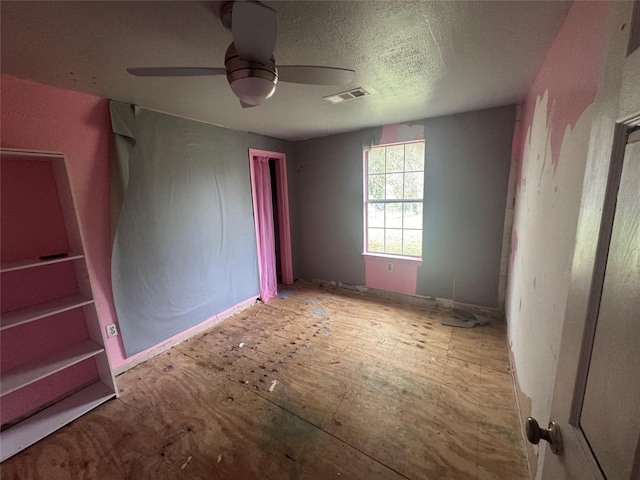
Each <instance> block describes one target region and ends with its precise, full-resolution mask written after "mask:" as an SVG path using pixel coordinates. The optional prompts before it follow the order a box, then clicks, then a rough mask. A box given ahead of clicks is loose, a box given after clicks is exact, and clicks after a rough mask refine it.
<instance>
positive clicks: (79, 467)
mask: <svg viewBox="0 0 640 480" xmlns="http://www.w3.org/2000/svg"><path fill="white" fill-rule="evenodd" d="M440 315H446V312H442V311H438V310H436V309H434V308H431V307H429V306H425V305H415V304H407V303H403V302H400V301H397V300H389V299H384V298H380V297H377V296H373V295H369V294H363V293H359V292H353V291H349V290H344V289H339V288H330V287H320V286H317V285H312V284H306V283H300V282H298V283H296V284H295V286H293V287H288V288H286V289H284V291H282V292H281V297H280V298H275V299H273V300H271V301H270V302H269V304H268V305H264V304H257V305H255V306H253V307H251V308H250V309H248V310H245V311H244V312H242V313H241V314H240V315H238V316H236V317H233V318H230V319H228V320H227V321H225V322H224V323H223V324H221V325H219V326H217V327H214V328H212V329H210V330H208V331H206V332H204V333H202V334H200V335H198V336H196V337H194V338H193V339H191V340H189V341H187V342H184V343H182V344H180V345H178V346H176V347H174V348H173V349H171V350H170V351H168V352H165V353H163V354H161V355H159V356H157V357H155V358H153V359H151V360H149V361H147V362H146V363H144V364H142V365H139V366H138V367H136V368H134V369H133V370H130V371H129V372H126V373H125V374H123V375H121V376H120V377H119V378H118V385H119V387H120V390H121V392H122V394H121V397H120V398H119V399H117V400H112V401H110V402H108V403H106V404H105V405H103V406H101V407H99V408H97V409H96V410H94V411H92V412H90V413H89V414H87V415H85V416H84V417H82V418H80V419H79V420H76V421H75V422H74V423H73V424H71V425H69V426H67V427H65V428H63V429H61V430H59V431H58V432H56V433H55V434H53V435H51V436H49V437H48V438H46V439H44V440H42V441H41V442H39V443H37V444H36V445H34V446H32V447H30V448H29V449H27V450H25V451H24V452H22V453H20V454H18V455H16V456H15V457H13V458H11V459H9V460H7V461H6V462H4V463H3V464H2V466H1V473H2V478H3V480H4V479H23V480H24V479H47V480H54V479H69V478H99V479H136V480H137V479H147V478H148V479H174V478H185V479H242V480H244V479H287V480H297V479H329V478H342V479H367V480H370V479H393V480H395V479H415V480H417V479H433V480H444V479H460V480H462V479H464V480H469V479H478V480H484V479H504V480H521V479H522V480H524V479H526V478H528V475H527V467H526V460H525V457H524V450H523V444H522V438H521V435H520V433H519V427H518V420H517V415H516V409H515V403H514V393H513V389H512V384H511V380H510V374H509V366H508V353H507V348H506V341H505V335H506V332H505V327H504V324H503V323H501V322H500V321H497V320H495V321H493V322H492V323H491V324H489V325H487V326H484V327H476V328H474V329H455V328H452V327H446V326H443V325H440V323H439V322H438V319H439V316H440ZM241 344H242V347H240V345H241ZM274 381H275V382H277V383H274Z"/></svg>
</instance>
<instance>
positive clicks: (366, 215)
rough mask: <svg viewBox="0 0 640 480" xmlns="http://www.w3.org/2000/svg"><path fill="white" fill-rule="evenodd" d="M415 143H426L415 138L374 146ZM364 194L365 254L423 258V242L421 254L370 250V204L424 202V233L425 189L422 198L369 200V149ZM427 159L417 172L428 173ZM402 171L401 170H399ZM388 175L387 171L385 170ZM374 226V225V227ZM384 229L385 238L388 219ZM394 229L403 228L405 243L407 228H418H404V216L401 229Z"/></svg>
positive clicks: (366, 156) (421, 229)
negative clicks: (426, 169)
mask: <svg viewBox="0 0 640 480" xmlns="http://www.w3.org/2000/svg"><path fill="white" fill-rule="evenodd" d="M413 143H422V144H424V143H425V142H424V140H413V141H408V142H397V143H389V144H384V145H376V146H375V147H373V148H381V147H393V146H396V145H408V144H413ZM363 163H364V195H363V198H364V200H363V207H364V222H363V223H364V253H363V255H371V256H380V257H391V258H406V259H410V260H421V259H422V242H421V252H420V255H409V254H406V253H389V252H386V251H382V252H380V251H370V250H369V204H388V203H402V204H405V203H421V204H422V212H423V221H422V224H421V226H420V229H419V231H420V233H421V235H422V233H423V231H424V190H423V192H422V198H415V199H405V198H402V199H384V200H369V150H365V151H364V162H363ZM425 167H426V166H425V160H424V158H423V164H422V170H415V172H422V174H423V175H425V174H426V172H425ZM412 172H414V171H409V172H407V170H405V169H403V171H402V173H403V174H405V173H412ZM398 173H400V172H398ZM385 175H386V172H385ZM385 187H386V179H385ZM403 197H404V180H403ZM372 228H373V227H372ZM383 230H384V231H385V238H386V230H387V227H386V219H385V226H384V227H383ZM394 230H401V231H402V240H403V244H404V232H405V230H412V231H417V230H418V229H415V228H406V229H405V228H404V218H403V225H402V228H399V229H395V228H394ZM385 250H386V245H385Z"/></svg>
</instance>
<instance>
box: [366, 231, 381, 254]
mask: <svg viewBox="0 0 640 480" xmlns="http://www.w3.org/2000/svg"><path fill="white" fill-rule="evenodd" d="M368 237H369V246H368V248H367V251H369V252H384V229H383V228H370V229H369V235H368Z"/></svg>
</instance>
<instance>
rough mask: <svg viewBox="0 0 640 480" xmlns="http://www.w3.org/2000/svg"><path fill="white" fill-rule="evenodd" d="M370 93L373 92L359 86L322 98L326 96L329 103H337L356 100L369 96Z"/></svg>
mask: <svg viewBox="0 0 640 480" xmlns="http://www.w3.org/2000/svg"><path fill="white" fill-rule="evenodd" d="M369 95H371V94H370V93H369V92H367V91H366V90H365V89H364V88H362V87H358V88H354V89H353V90H349V91H347V92H341V93H336V94H334V95H329V96H327V97H322V98H324V99H325V100H326V101H327V102H329V103H333V104H336V103H342V102H348V101H349V100H355V99H356V98H361V97H368V96H369Z"/></svg>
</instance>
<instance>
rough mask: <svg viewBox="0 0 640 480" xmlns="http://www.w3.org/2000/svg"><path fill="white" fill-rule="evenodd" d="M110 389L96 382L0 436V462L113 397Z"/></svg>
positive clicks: (113, 394)
mask: <svg viewBox="0 0 640 480" xmlns="http://www.w3.org/2000/svg"><path fill="white" fill-rule="evenodd" d="M115 395H116V394H115V392H114V391H113V389H112V388H109V387H107V386H106V385H105V384H104V383H102V382H100V381H98V382H95V383H92V384H91V385H89V386H87V387H85V388H83V389H82V390H80V391H79V392H76V393H74V394H73V395H70V396H69V397H67V398H65V399H63V400H61V401H59V402H57V403H55V404H53V405H52V406H50V407H48V408H46V409H44V410H42V411H40V412H38V413H36V414H35V415H32V416H31V417H29V418H27V419H26V420H23V421H22V422H20V423H18V424H16V425H14V426H12V427H11V428H8V429H7V430H5V431H3V432H2V433H0V443H1V444H2V449H0V461H5V460H6V459H7V458H9V457H11V456H13V455H15V454H16V453H18V452H19V451H21V450H24V449H25V448H27V447H28V446H30V445H32V444H34V443H36V442H37V441H38V440H40V439H41V438H43V437H46V436H47V435H50V434H52V433H53V432H55V431H56V430H58V429H59V428H61V427H63V426H65V425H66V424H68V423H70V422H72V421H73V420H75V419H76V418H78V417H80V416H82V415H84V414H85V413H87V412H88V411H90V410H92V409H94V408H95V407H97V406H98V405H100V404H101V403H104V402H106V401H107V400H109V399H110V398H113V397H115Z"/></svg>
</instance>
